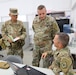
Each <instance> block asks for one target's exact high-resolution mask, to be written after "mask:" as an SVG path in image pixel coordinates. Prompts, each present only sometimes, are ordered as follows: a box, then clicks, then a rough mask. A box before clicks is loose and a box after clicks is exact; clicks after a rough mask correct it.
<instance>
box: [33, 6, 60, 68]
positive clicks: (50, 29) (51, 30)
mask: <svg viewBox="0 0 76 75" xmlns="http://www.w3.org/2000/svg"><path fill="white" fill-rule="evenodd" d="M37 12H38V16H36V17H35V19H34V20H33V25H32V28H33V31H34V33H35V34H34V45H35V48H34V50H33V61H32V65H33V66H39V62H40V59H41V55H42V53H43V52H46V51H50V50H51V48H52V40H53V38H54V35H55V34H56V33H57V32H59V31H60V30H59V27H58V24H57V22H56V21H55V20H54V18H53V17H51V16H47V15H46V14H47V11H46V7H45V6H44V5H39V6H38V8H37ZM50 64H51V63H50V57H49V56H47V57H46V59H45V60H43V67H44V68H47V67H49V66H50Z"/></svg>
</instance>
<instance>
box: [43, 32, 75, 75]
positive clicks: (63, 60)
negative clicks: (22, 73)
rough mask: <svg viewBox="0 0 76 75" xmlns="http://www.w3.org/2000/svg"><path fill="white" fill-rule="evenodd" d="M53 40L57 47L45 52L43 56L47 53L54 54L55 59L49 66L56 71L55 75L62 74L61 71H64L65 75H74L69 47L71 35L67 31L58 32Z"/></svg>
mask: <svg viewBox="0 0 76 75" xmlns="http://www.w3.org/2000/svg"><path fill="white" fill-rule="evenodd" d="M53 42H54V45H55V46H56V48H57V49H56V50H55V51H48V52H45V53H43V54H42V58H45V57H46V56H47V54H51V55H53V56H54V60H53V62H52V64H51V66H50V67H49V68H50V69H52V70H53V71H54V73H55V75H60V74H59V73H60V72H63V73H64V75H74V71H73V58H72V56H71V53H70V50H69V48H68V47H67V45H68V43H69V36H68V35H67V34H66V33H57V34H56V35H55V37H54V40H53Z"/></svg>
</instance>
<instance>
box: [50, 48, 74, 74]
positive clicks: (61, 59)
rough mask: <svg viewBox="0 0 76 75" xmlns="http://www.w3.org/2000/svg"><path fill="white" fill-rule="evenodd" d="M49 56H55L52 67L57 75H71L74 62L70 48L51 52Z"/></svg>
mask: <svg viewBox="0 0 76 75" xmlns="http://www.w3.org/2000/svg"><path fill="white" fill-rule="evenodd" d="M49 54H52V55H53V56H54V61H53V63H52V65H51V67H52V69H53V71H54V72H55V73H59V72H60V71H62V72H63V73H64V74H65V75H67V73H68V75H70V73H69V72H71V71H72V68H73V60H72V56H71V54H70V50H69V48H68V47H65V48H63V49H61V50H56V51H54V52H52V51H50V52H49ZM72 75H73V74H72Z"/></svg>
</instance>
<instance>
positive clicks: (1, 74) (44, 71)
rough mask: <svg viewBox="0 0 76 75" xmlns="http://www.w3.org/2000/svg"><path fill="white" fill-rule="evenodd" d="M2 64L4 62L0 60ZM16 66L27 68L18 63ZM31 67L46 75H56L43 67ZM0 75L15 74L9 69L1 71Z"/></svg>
mask: <svg viewBox="0 0 76 75" xmlns="http://www.w3.org/2000/svg"><path fill="white" fill-rule="evenodd" d="M0 62H2V61H1V60H0ZM15 64H16V65H18V66H20V67H23V66H25V65H24V64H17V63H15ZM31 67H33V68H35V69H36V70H39V71H41V72H43V73H45V74H46V75H55V74H54V73H53V71H52V70H50V69H46V68H41V67H34V66H31ZM0 75H14V72H13V70H12V69H11V68H8V69H0Z"/></svg>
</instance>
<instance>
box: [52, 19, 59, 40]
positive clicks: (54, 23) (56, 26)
mask: <svg viewBox="0 0 76 75" xmlns="http://www.w3.org/2000/svg"><path fill="white" fill-rule="evenodd" d="M58 32H60V29H59V26H58V24H57V22H56V21H55V19H54V18H52V25H51V37H52V39H53V38H54V36H55V34H56V33H58Z"/></svg>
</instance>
